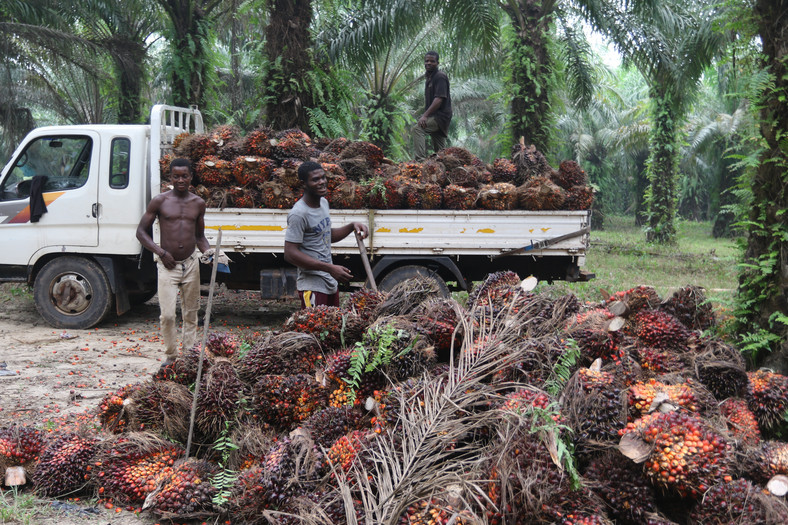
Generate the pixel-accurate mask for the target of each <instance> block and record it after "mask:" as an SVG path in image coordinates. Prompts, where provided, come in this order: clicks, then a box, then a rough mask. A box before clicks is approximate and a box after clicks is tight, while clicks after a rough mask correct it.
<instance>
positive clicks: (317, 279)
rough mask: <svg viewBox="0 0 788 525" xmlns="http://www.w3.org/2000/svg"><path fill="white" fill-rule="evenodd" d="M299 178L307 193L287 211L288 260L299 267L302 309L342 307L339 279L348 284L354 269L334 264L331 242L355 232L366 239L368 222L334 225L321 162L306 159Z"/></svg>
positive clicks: (297, 282)
mask: <svg viewBox="0 0 788 525" xmlns="http://www.w3.org/2000/svg"><path fill="white" fill-rule="evenodd" d="M298 178H299V179H300V180H301V182H302V183H303V185H304V196H303V197H301V198H300V199H299V200H298V202H296V203H295V205H294V206H293V209H292V210H290V213H288V214H287V232H286V233H285V260H286V261H287V262H289V263H290V264H292V265H294V266H297V267H298V278H297V280H296V288H297V289H298V295H299V297H300V298H301V308H308V307H310V306H317V305H320V304H322V305H327V306H339V286H338V281H339V282H343V283H347V282H349V281H350V279H351V278H352V277H353V275H352V274H351V273H350V270H348V269H347V268H345V267H344V266H340V265H338V264H334V263H333V260H332V258H331V243H332V242H338V241H341V240H342V239H344V238H345V237H347V236H348V235H350V234H351V233H353V232H355V233H357V234H359V235H361V238H362V239H363V238H365V237H366V236H367V234H368V233H369V230H368V228H367V225H366V224H362V223H360V222H351V223H349V224H346V225H344V226H342V227H341V228H332V227H331V216H330V215H329V208H328V201H327V200H326V198H325V196H326V193H327V191H328V186H327V184H326V172H325V171H324V170H323V167H322V166H321V165H320V164H318V163H317V162H311V161H308V162H304V163H302V164H301V165H300V166H299V167H298Z"/></svg>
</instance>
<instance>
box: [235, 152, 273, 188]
mask: <svg viewBox="0 0 788 525" xmlns="http://www.w3.org/2000/svg"><path fill="white" fill-rule="evenodd" d="M275 168H276V164H275V163H274V161H272V160H271V159H267V158H265V157H255V156H239V157H236V158H235V159H233V161H232V166H231V169H232V172H233V178H235V181H236V182H237V183H238V184H240V185H241V186H246V185H247V184H250V185H258V184H262V183H263V182H267V181H269V180H270V179H271V175H272V174H273V173H274V169H275Z"/></svg>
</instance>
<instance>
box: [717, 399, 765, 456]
mask: <svg viewBox="0 0 788 525" xmlns="http://www.w3.org/2000/svg"><path fill="white" fill-rule="evenodd" d="M720 414H722V416H723V417H724V418H725V420H726V423H727V424H728V430H729V431H730V433H731V435H732V436H733V437H735V438H736V440H737V441H739V442H741V443H742V444H744V445H747V446H752V445H757V444H758V443H760V441H761V431H760V430H759V429H758V421H757V420H756V419H755V414H753V413H752V411H750V409H749V408H747V402H746V401H745V400H743V399H735V398H729V399H726V400H725V401H723V402H722V403H721V404H720Z"/></svg>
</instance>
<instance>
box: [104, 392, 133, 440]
mask: <svg viewBox="0 0 788 525" xmlns="http://www.w3.org/2000/svg"><path fill="white" fill-rule="evenodd" d="M135 390H139V384H136V385H133V384H128V385H126V386H124V387H122V388H120V389H118V390H116V391H115V392H110V393H109V394H107V395H105V396H104V398H103V399H102V400H101V403H99V407H98V418H99V422H101V428H103V429H104V430H108V431H110V432H112V433H113V434H119V433H121V432H124V431H125V430H126V429H127V427H128V423H129V419H128V414H127V413H126V410H125V404H124V403H125V401H126V399H127V398H128V397H129V396H131V394H132V393H134V391H135Z"/></svg>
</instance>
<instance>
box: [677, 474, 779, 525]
mask: <svg viewBox="0 0 788 525" xmlns="http://www.w3.org/2000/svg"><path fill="white" fill-rule="evenodd" d="M689 518H690V523H693V524H704V523H720V524H735V523H753V524H754V523H758V524H759V525H781V524H784V523H788V507H787V506H786V505H785V503H784V502H783V501H781V500H780V499H777V498H774V497H772V496H770V495H767V494H763V493H762V492H761V491H760V490H759V488H758V487H756V486H754V485H753V484H752V483H750V482H749V481H748V480H746V479H737V480H733V481H730V482H720V483H717V484H716V485H714V486H713V487H711V488H710V489H709V490H708V491H707V492H706V494H704V495H703V499H702V500H701V501H700V502H699V503H698V504H697V505H696V506H695V508H693V509H692V511H690V514H689Z"/></svg>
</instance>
